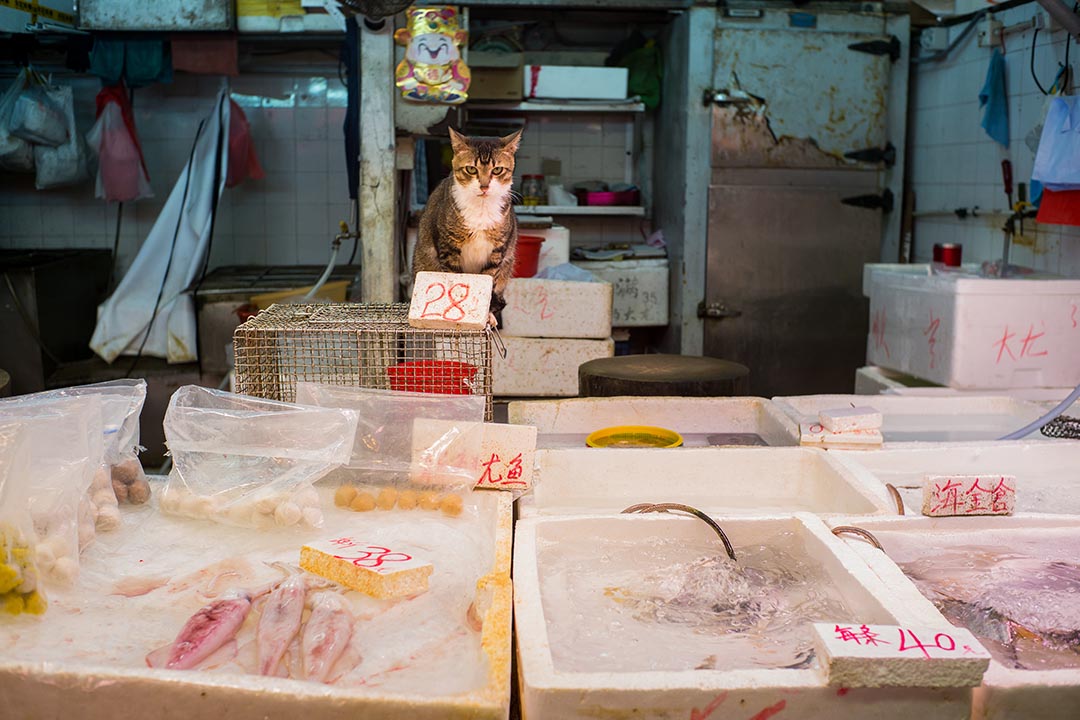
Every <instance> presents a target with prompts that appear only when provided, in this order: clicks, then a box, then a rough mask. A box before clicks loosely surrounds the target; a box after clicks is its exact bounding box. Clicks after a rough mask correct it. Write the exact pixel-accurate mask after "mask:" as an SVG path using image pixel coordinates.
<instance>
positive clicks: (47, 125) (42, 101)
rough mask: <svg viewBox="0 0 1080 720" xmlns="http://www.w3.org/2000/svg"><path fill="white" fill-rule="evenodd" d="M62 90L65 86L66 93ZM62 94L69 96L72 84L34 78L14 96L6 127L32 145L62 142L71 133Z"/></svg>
mask: <svg viewBox="0 0 1080 720" xmlns="http://www.w3.org/2000/svg"><path fill="white" fill-rule="evenodd" d="M64 90H67V93H66V96H65V93H64ZM65 97H67V98H68V99H70V98H71V88H63V87H58V86H48V85H44V84H39V83H37V82H35V83H34V84H33V85H31V87H28V88H27V89H26V90H23V91H22V92H21V93H20V94H19V97H18V98H16V99H15V106H14V107H13V108H12V109H11V118H10V119H9V120H8V130H9V131H10V132H11V134H12V135H14V136H15V137H20V138H22V139H23V140H26V141H27V142H29V143H33V144H34V145H44V146H47V147H56V146H57V145H62V144H64V143H65V142H67V141H68V139H69V137H70V136H69V135H68V132H69V128H68V123H67V119H66V114H65V112H64V103H65Z"/></svg>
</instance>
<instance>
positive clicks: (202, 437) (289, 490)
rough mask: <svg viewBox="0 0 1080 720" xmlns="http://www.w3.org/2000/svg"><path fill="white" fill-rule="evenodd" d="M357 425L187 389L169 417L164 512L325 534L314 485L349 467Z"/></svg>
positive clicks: (331, 414) (333, 412) (349, 416)
mask: <svg viewBox="0 0 1080 720" xmlns="http://www.w3.org/2000/svg"><path fill="white" fill-rule="evenodd" d="M356 422H357V414H356V413H355V412H353V411H350V410H337V409H331V408H317V407H305V406H302V405H294V404H292V403H283V402H276V401H273V400H264V399H261V398H253V397H248V396H245V395H235V394H233V393H227V392H222V391H220V390H210V389H207V388H202V387H197V386H194V385H185V386H184V387H181V388H180V389H179V390H177V391H176V392H175V393H173V396H172V399H171V400H170V401H169V408H168V410H167V411H166V412H165V422H164V429H165V439H166V444H167V445H168V446H169V452H170V454H171V455H172V459H173V469H172V471H171V472H170V473H169V480H168V483H167V484H166V487H165V490H164V491H163V492H162V493H161V498H160V501H159V502H160V507H161V510H162V511H163V512H166V513H171V514H174V515H182V516H185V517H193V518H203V519H209V520H214V521H217V522H221V523H225V524H228V525H236V526H239V527H254V528H267V529H268V528H272V527H278V526H295V525H301V526H311V527H321V526H322V509H321V507H320V502H319V496H318V493H317V492H316V491H315V489H314V488H313V487H312V484H313V483H314V482H315V481H316V480H318V479H319V478H320V477H322V476H323V475H325V474H326V473H327V472H328V471H329V470H331V469H332V468H334V467H336V466H339V465H342V464H344V463H346V462H347V461H348V459H349V454H350V453H351V452H352V445H353V438H354V437H355V435H356Z"/></svg>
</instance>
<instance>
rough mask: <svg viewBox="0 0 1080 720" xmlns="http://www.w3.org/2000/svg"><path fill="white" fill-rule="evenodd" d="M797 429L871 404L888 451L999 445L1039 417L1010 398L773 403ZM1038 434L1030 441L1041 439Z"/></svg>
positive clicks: (810, 398) (808, 398) (836, 398)
mask: <svg viewBox="0 0 1080 720" xmlns="http://www.w3.org/2000/svg"><path fill="white" fill-rule="evenodd" d="M773 402H775V403H776V405H777V407H779V408H780V409H781V410H782V411H784V412H785V413H787V414H788V416H789V417H790V418H791V419H792V420H794V421H795V423H796V424H804V425H813V424H815V423H817V422H818V413H820V412H821V411H822V410H829V409H831V408H843V407H851V406H852V405H869V406H871V407H873V408H875V409H876V410H879V411H880V412H881V413H882V416H883V418H884V424H883V425H882V428H881V432H882V434H883V435H884V436H885V446H886V447H889V446H891V445H892V444H894V443H912V442H943V441H948V442H964V441H974V440H996V439H997V438H999V437H1002V436H1003V435H1007V434H1008V433H1010V432H1012V431H1014V430H1019V429H1020V428H1022V427H1024V426H1025V425H1027V424H1028V423H1030V422H1032V421H1033V420H1037V419H1038V418H1040V417H1041V416H1042V415H1043V413H1044V410H1043V408H1042V407H1041V406H1039V405H1036V404H1034V403H1029V402H1025V401H1023V400H1016V399H1014V398H1009V397H967V396H957V397H906V396H900V395H877V396H875V397H874V398H873V399H870V398H867V397H866V396H865V395H801V396H792V397H776V398H773ZM1040 437H1041V436H1040V435H1039V433H1038V431H1037V430H1036V431H1035V432H1034V433H1032V434H1031V435H1029V436H1028V438H1030V439H1031V440H1037V439H1039V438H1040Z"/></svg>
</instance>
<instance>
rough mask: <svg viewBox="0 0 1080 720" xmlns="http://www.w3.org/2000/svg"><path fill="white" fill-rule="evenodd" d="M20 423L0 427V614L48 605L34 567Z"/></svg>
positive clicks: (27, 469) (34, 540)
mask: <svg viewBox="0 0 1080 720" xmlns="http://www.w3.org/2000/svg"><path fill="white" fill-rule="evenodd" d="M24 437H25V431H24V430H23V427H22V423H20V422H18V421H8V422H3V423H0V612H2V613H3V614H7V615H21V614H22V613H29V614H31V615H40V614H42V613H44V612H45V609H46V607H47V601H46V599H45V589H44V588H43V587H42V586H41V583H40V577H39V570H38V567H37V537H36V536H35V534H34V524H33V522H32V521H31V519H30V513H29V512H28V511H29V507H30V503H29V498H28V497H27V490H28V487H29V486H28V484H27V483H25V482H22V481H21V479H22V478H24V477H26V476H28V475H29V474H30V463H29V458H28V455H27V453H26V445H25V443H24V442H23V440H24Z"/></svg>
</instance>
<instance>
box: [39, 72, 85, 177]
mask: <svg viewBox="0 0 1080 720" xmlns="http://www.w3.org/2000/svg"><path fill="white" fill-rule="evenodd" d="M54 97H58V98H59V99H60V102H61V104H62V106H63V109H64V119H65V123H66V127H67V133H68V135H67V141H66V142H64V143H63V144H61V145H57V146H56V147H45V146H43V145H35V146H34V165H35V167H36V170H37V174H36V177H35V182H34V187H36V188H37V189H38V190H48V189H50V188H55V187H64V186H65V185H74V184H75V183H78V182H80V181H81V180H84V179H86V178H87V177H88V176H89V172H88V171H87V166H86V143H85V142H84V141H83V138H82V135H80V134H79V132H78V129H77V128H76V126H75V103H74V100H73V99H72V94H71V88H70V87H67V86H63V87H59V88H57V92H56V93H55V94H54Z"/></svg>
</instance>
